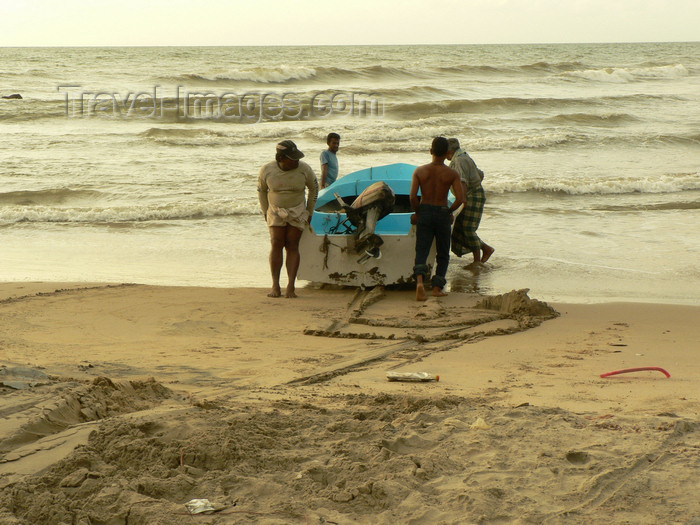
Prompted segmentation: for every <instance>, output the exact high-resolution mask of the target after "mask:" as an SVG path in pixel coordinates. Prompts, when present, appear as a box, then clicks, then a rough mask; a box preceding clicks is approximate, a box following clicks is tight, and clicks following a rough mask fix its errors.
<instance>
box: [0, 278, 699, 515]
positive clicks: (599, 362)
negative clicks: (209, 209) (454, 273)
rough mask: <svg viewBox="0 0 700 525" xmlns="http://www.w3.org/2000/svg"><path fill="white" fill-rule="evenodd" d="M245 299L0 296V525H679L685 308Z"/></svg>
mask: <svg viewBox="0 0 700 525" xmlns="http://www.w3.org/2000/svg"><path fill="white" fill-rule="evenodd" d="M266 293H267V290H264V289H256V288H239V289H223V288H186V287H156V286H144V285H104V284H100V283H94V284H86V283H81V284H61V283H6V284H2V285H0V383H1V384H2V386H0V414H2V418H3V419H2V420H3V424H2V426H1V427H0V523H2V524H5V523H8V524H9V523H22V524H24V523H27V524H28V523H31V524H35V523H52V524H60V523H76V524H81V525H82V524H94V523H110V524H118V523H125V524H126V523H129V524H130V525H133V524H139V523H141V524H149V525H150V524H171V523H179V522H184V521H185V520H192V519H195V518H188V517H187V510H186V508H185V506H184V503H186V502H187V501H189V500H191V499H193V498H207V499H209V500H210V501H211V503H212V504H213V505H214V506H215V507H216V509H217V510H218V512H216V513H214V514H211V515H207V516H204V515H200V516H198V517H197V518H196V520H197V521H198V522H199V523H211V524H215V523H280V524H282V523H285V524H286V523H302V524H303V523H333V522H335V523H372V524H375V523H387V524H388V523H426V524H427V523H431V524H432V523H581V522H586V523H603V522H605V523H696V522H699V521H700V503H699V502H698V498H697V494H698V491H699V490H700V485H699V484H698V481H697V480H698V479H700V454H699V452H700V422H699V421H700V418H699V413H700V389H698V388H697V385H698V380H699V379H700V360H698V358H697V356H698V354H697V352H698V350H697V349H698V348H700V329H699V328H698V325H697V319H698V318H700V315H699V314H700V307H693V306H671V305H658V304H653V305H651V304H626V303H619V304H604V305H567V304H557V305H546V304H544V303H540V302H539V301H537V300H536V298H532V299H530V298H528V297H527V295H526V294H525V292H524V291H521V292H512V293H510V294H507V295H505V296H499V297H493V298H485V297H480V296H477V295H474V294H466V293H452V294H450V295H449V296H447V297H444V298H433V297H430V298H429V300H428V301H427V302H425V303H418V302H416V301H415V300H413V299H414V293H413V292H411V291H384V290H378V289H375V290H374V291H364V292H356V291H353V290H315V289H310V288H303V289H300V290H299V298H298V299H294V300H290V299H284V298H278V299H272V298H268V297H267V296H266ZM644 366H657V367H662V368H664V369H666V370H667V371H668V372H669V373H670V374H671V377H670V378H666V377H665V376H664V375H663V374H662V373H660V372H658V371H642V372H636V373H630V374H621V375H618V376H613V377H609V378H601V377H600V374H601V373H604V372H609V371H612V370H618V369H624V368H633V367H644ZM388 371H398V372H409V371H426V372H431V373H436V374H439V375H440V380H439V381H438V382H427V383H406V382H389V381H387V379H386V373H387V372H388Z"/></svg>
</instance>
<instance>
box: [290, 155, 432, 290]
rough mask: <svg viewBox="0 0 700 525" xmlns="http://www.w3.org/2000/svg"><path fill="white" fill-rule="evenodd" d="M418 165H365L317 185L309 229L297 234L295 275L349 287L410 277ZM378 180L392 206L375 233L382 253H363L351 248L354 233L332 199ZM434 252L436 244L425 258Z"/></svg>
mask: <svg viewBox="0 0 700 525" xmlns="http://www.w3.org/2000/svg"><path fill="white" fill-rule="evenodd" d="M415 169H416V166H414V165H411V164H389V165H387V166H377V167H372V168H367V169H363V170H360V171H356V172H353V173H350V174H348V175H346V176H345V177H342V178H340V179H338V180H337V181H336V182H335V183H333V184H332V185H330V186H329V187H327V188H325V189H323V190H321V192H320V193H319V197H318V201H317V202H316V211H315V212H314V215H313V217H312V219H311V228H309V229H307V230H306V231H305V232H304V234H303V235H302V237H301V242H300V250H301V264H300V268H299V274H298V276H299V278H300V279H305V280H307V281H313V282H320V283H330V284H339V285H347V286H377V285H391V284H405V283H410V282H413V263H414V258H415V246H416V233H415V226H413V225H412V224H411V215H412V213H411V210H410V203H409V194H410V189H411V180H412V177H413V172H414V170H415ZM377 181H384V182H386V183H387V184H388V185H389V186H390V187H391V189H392V190H393V191H394V193H395V196H396V204H395V207H394V211H393V212H392V213H390V214H389V215H387V216H386V217H384V218H383V219H380V220H379V221H378V222H377V226H376V228H375V233H376V234H377V235H379V236H381V238H382V239H383V241H384V244H383V245H382V246H381V253H382V256H381V258H378V259H377V258H373V257H369V258H367V257H363V254H362V253H358V252H357V251H356V250H355V242H356V240H357V237H356V235H355V234H353V233H352V232H350V231H348V230H352V227H351V225H350V224H349V221H346V218H347V216H346V215H345V213H343V212H342V210H341V207H340V204H339V203H338V202H337V200H336V198H335V195H334V194H335V193H337V194H338V195H339V196H340V197H342V198H343V200H344V201H345V202H346V203H348V204H349V203H351V202H352V201H353V200H354V199H355V197H357V196H358V195H360V194H361V193H362V192H363V191H364V190H365V189H367V188H368V187H369V186H371V185H372V184H374V183H375V182H377ZM434 257H435V248H434V247H433V250H432V252H431V255H430V256H429V259H428V260H429V261H431V262H432V261H433V260H434Z"/></svg>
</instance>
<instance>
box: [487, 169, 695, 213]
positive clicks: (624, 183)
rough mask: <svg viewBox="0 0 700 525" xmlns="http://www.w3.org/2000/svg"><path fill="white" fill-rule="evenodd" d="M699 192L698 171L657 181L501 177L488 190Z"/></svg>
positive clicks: (670, 175) (618, 192)
mask: <svg viewBox="0 0 700 525" xmlns="http://www.w3.org/2000/svg"><path fill="white" fill-rule="evenodd" d="M695 190H700V174H699V173H698V172H695V173H677V174H666V175H659V176H658V177H653V178H651V177H644V178H632V177H610V178H606V179H588V178H581V177H566V176H562V177H560V178H559V179H556V180H555V179H535V178H528V179H522V178H520V177H517V178H516V177H509V176H499V177H493V178H489V180H488V191H489V192H493V193H526V192H537V193H551V194H567V195H596V194H597V195H613V194H620V195H621V194H628V193H677V192H683V191H695ZM685 209H687V208H685Z"/></svg>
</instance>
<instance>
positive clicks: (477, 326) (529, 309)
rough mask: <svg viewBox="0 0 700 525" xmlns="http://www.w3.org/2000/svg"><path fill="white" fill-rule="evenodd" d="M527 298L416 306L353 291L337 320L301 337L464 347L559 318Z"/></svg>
mask: <svg viewBox="0 0 700 525" xmlns="http://www.w3.org/2000/svg"><path fill="white" fill-rule="evenodd" d="M527 293H528V290H527V289H523V290H517V291H516V290H513V291H511V292H508V293H507V294H503V295H498V296H493V297H483V296H478V295H468V294H452V295H448V296H447V297H441V298H439V299H437V298H433V297H430V298H429V300H428V301H426V302H420V303H417V302H415V301H411V302H409V301H406V297H405V296H401V295H396V294H392V295H390V294H388V293H387V292H386V291H385V290H384V288H383V287H380V286H378V287H375V288H373V289H372V290H371V291H364V290H358V291H357V293H356V294H355V297H354V298H353V300H352V301H351V302H350V304H349V305H348V309H347V312H346V313H345V316H344V317H343V318H342V319H333V320H332V321H331V323H330V324H327V325H326V326H323V327H319V328H307V329H306V330H305V331H304V333H305V334H307V335H316V336H323V337H341V338H358V339H388V340H407V339H412V340H415V341H418V342H435V341H449V340H455V341H459V342H460V343H464V342H465V341H474V340H478V339H483V338H484V337H487V336H492V335H504V334H511V333H515V332H519V331H522V330H526V329H528V328H533V327H535V326H538V325H540V324H541V323H543V322H544V321H546V320H547V319H552V318H554V317H557V316H558V315H559V314H558V313H557V312H556V311H555V310H554V309H553V308H551V307H550V306H548V305H547V304H546V303H543V302H540V301H538V300H537V299H530V298H529V297H528V295H527ZM368 330H371V331H368Z"/></svg>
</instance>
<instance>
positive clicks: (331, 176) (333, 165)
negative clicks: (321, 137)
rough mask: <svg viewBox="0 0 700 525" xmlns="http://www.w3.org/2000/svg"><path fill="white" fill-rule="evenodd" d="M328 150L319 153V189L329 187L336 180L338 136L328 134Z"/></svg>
mask: <svg viewBox="0 0 700 525" xmlns="http://www.w3.org/2000/svg"><path fill="white" fill-rule="evenodd" d="M326 144H328V149H325V150H323V151H322V152H321V188H322V189H323V188H325V187H326V186H330V185H331V184H333V183H334V182H335V181H336V179H337V178H338V157H337V153H338V148H340V135H338V134H337V133H329V134H328V137H326Z"/></svg>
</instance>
